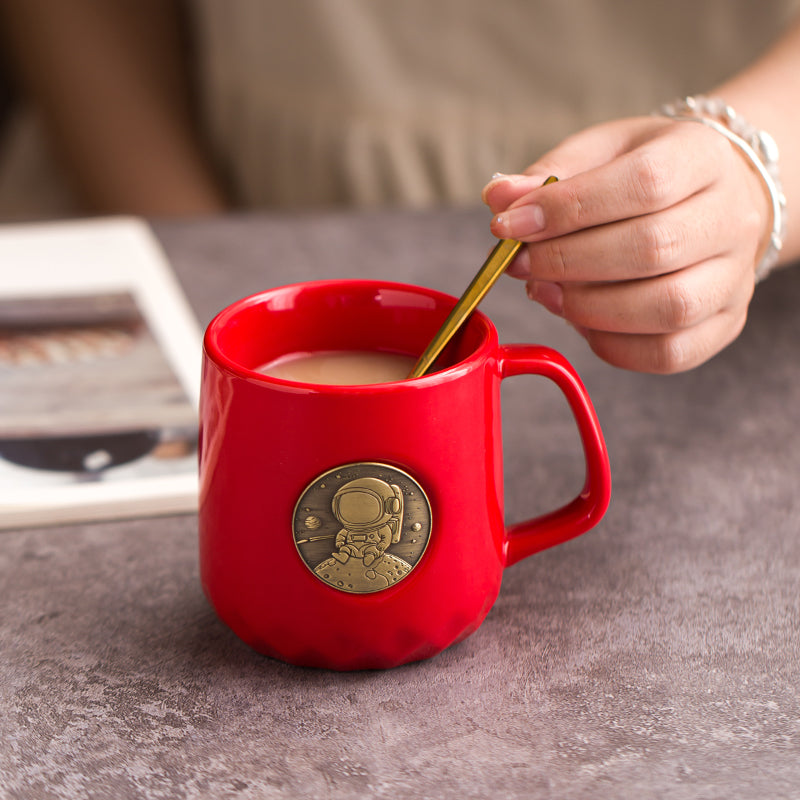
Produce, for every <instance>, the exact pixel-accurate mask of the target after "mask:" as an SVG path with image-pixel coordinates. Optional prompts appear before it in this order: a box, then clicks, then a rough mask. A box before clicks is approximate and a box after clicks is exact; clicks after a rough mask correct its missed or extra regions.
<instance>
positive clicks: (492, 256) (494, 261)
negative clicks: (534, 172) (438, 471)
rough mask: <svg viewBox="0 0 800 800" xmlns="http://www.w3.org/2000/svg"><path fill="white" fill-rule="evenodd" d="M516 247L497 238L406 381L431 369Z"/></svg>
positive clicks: (495, 279) (509, 240)
mask: <svg viewBox="0 0 800 800" xmlns="http://www.w3.org/2000/svg"><path fill="white" fill-rule="evenodd" d="M557 180H558V178H556V177H555V176H554V175H551V176H550V177H549V178H548V179H547V180H546V181H545V182H544V183H543V184H542V185H543V186H546V185H547V184H548V183H554V182H555V181H557ZM520 247H522V242H518V241H517V240H516V239H501V240H500V241H499V242H498V243H497V244H496V245H495V247H494V249H493V250H492V252H491V253H489V257H488V258H487V259H486V261H484V263H483V266H482V267H481V268H480V269H479V270H478V274H477V275H476V276H475V277H474V278H473V279H472V283H470V285H469V286H468V287H467V290H466V291H465V292H464V294H462V295H461V297H460V298H459V300H458V302H457V303H456V304H455V306H454V307H453V310H452V311H451V312H450V314H449V315H448V317H447V319H446V320H445V321H444V323H443V324H442V327H441V328H439V330H438V332H437V333H436V335H435V336H434V337H433V339H432V340H431V343H430V344H429V345H428V346H427V347H426V348H425V352H424V353H423V354H422V355H421V356H420V357H419V360H418V361H417V363H416V364H415V365H414V369H412V370H411V372H410V373H409V375H408V377H409V378H419V377H420V376H421V375H424V374H425V373H426V372H427V371H428V370H429V369H430V368H431V367H432V366H433V362H434V361H436V359H437V358H438V357H439V354H440V353H441V352H442V350H444V348H445V345H446V344H447V343H448V342H449V341H450V339H451V338H452V337H453V335H454V334H455V333H456V331H457V330H458V329H459V328H460V327H461V326H462V325H463V324H464V322H465V320H466V319H467V317H468V316H469V315H470V314H471V313H472V312H473V311H474V310H475V308H476V307H477V305H478V303H480V301H481V300H483V298H484V296H485V295H486V293H487V292H488V291H489V289H491V288H492V286H494V284H495V283H496V282H497V279H498V278H499V277H500V276H501V275H502V274H503V272H504V271H505V269H506V267H507V266H508V265H509V264H510V263H511V261H512V260H513V258H514V256H515V255H516V254H517V251H518V250H519V249H520Z"/></svg>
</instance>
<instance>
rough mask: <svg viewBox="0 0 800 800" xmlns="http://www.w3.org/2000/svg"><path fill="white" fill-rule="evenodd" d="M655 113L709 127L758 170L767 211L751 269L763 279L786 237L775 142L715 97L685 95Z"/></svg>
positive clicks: (775, 260)
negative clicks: (764, 233) (767, 218)
mask: <svg viewBox="0 0 800 800" xmlns="http://www.w3.org/2000/svg"><path fill="white" fill-rule="evenodd" d="M657 113H660V114H661V115H662V116H666V117H669V118H671V119H675V120H679V121H684V120H685V121H689V122H697V123H700V124H703V125H706V126H707V127H709V128H712V129H713V130H715V131H716V132H717V133H719V134H721V135H722V136H724V137H725V138H726V139H728V141H730V142H731V144H732V145H734V147H736V149H737V150H738V151H739V153H740V154H741V155H742V156H743V157H744V158H745V159H746V160H747V161H748V163H749V165H750V166H751V167H752V168H753V170H755V172H756V173H757V174H758V176H759V178H760V180H761V183H762V185H763V187H764V188H765V189H766V191H767V194H768V197H769V203H770V215H771V223H770V228H769V230H768V235H767V236H766V237H765V245H764V246H762V247H760V248H759V258H758V261H757V264H756V269H755V277H756V282H758V281H761V280H763V279H764V278H766V277H767V275H769V273H770V272H771V271H772V269H773V268H774V267H775V265H776V263H777V261H778V257H779V255H780V251H781V248H782V247H783V242H784V239H785V237H786V197H785V195H784V193H783V188H782V186H781V181H780V173H779V168H778V160H779V153H778V146H777V145H776V144H775V141H774V139H773V138H772V137H771V136H770V135H769V134H768V133H767V132H766V131H762V130H758V129H757V128H755V127H754V126H752V125H751V124H750V123H749V122H747V120H745V119H744V118H743V117H741V116H739V115H738V114H737V113H736V112H735V111H734V110H733V108H731V107H730V106H728V105H726V104H725V103H724V102H723V101H721V100H719V99H717V98H707V97H703V96H701V95H698V96H695V97H686V98H683V99H680V100H676V101H673V102H672V103H667V104H665V105H663V106H662V107H661V109H660V110H659V112H657Z"/></svg>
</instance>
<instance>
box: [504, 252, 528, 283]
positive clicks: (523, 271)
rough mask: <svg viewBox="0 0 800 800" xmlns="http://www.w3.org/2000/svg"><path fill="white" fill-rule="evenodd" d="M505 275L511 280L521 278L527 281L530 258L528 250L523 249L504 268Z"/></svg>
mask: <svg viewBox="0 0 800 800" xmlns="http://www.w3.org/2000/svg"><path fill="white" fill-rule="evenodd" d="M506 274H507V275H510V276H511V277H512V278H522V279H523V280H527V279H528V278H529V277H530V275H531V257H530V254H529V253H528V248H527V247H523V248H521V249H520V251H519V253H517V255H516V256H515V257H514V260H513V261H512V262H511V263H510V264H509V265H508V267H506Z"/></svg>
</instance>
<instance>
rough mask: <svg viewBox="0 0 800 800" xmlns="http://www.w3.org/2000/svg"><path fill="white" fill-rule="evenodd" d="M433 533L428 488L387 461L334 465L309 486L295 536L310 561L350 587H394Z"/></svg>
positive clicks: (323, 575)
mask: <svg viewBox="0 0 800 800" xmlns="http://www.w3.org/2000/svg"><path fill="white" fill-rule="evenodd" d="M430 533H431V510H430V504H429V502H428V498H427V497H426V495H425V492H424V491H423V489H422V487H421V486H420V485H419V484H418V483H417V482H416V481H415V480H414V479H413V478H412V477H411V476H410V475H408V474H407V473H405V472H403V471H402V470H399V469H396V468H394V467H391V466H389V465H386V464H378V463H370V462H365V463H358V464H348V465H345V466H342V467H338V468H336V469H333V470H329V471H328V472H326V473H325V474H324V475H321V476H320V477H319V478H317V479H316V480H315V481H314V482H313V483H311V484H310V485H309V486H308V488H307V489H306V490H305V491H304V492H303V494H302V495H301V497H300V499H299V500H298V502H297V506H296V507H295V513H294V540H295V545H296V547H297V550H298V553H299V554H300V557H301V558H302V559H303V561H304V562H305V564H306V566H307V567H308V568H309V569H310V570H311V571H312V572H313V573H314V575H316V577H317V578H319V579H320V580H321V581H323V582H324V583H327V584H328V585H329V586H332V587H333V588H335V589H339V590H340V591H343V592H351V593H355V594H367V593H371V592H378V591H381V590H383V589H388V588H389V587H390V586H393V585H394V584H396V583H398V582H399V581H402V580H403V579H404V578H405V577H407V576H408V575H409V574H410V573H411V571H412V570H413V569H414V568H415V567H416V565H417V564H418V562H419V561H420V559H421V558H422V555H423V554H424V552H425V548H426V547H427V545H428V540H429V537H430Z"/></svg>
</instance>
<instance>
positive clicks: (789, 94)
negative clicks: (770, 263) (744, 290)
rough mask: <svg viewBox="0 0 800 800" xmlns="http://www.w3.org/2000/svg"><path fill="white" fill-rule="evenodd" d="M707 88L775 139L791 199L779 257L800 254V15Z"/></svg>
mask: <svg viewBox="0 0 800 800" xmlns="http://www.w3.org/2000/svg"><path fill="white" fill-rule="evenodd" d="M709 94H713V95H717V96H719V97H721V98H722V99H723V100H725V102H726V103H728V104H729V105H730V106H732V107H733V108H734V109H735V110H736V112H737V113H740V114H742V116H744V117H745V118H746V119H747V120H748V121H749V122H751V123H752V124H753V125H756V126H757V127H758V128H761V129H763V130H765V131H768V132H769V134H770V135H771V136H772V137H773V138H774V139H775V141H776V143H777V144H778V148H779V150H780V176H781V181H782V183H783V190H784V194H785V195H786V199H787V208H786V213H787V234H786V240H785V242H784V246H783V250H782V251H781V263H786V262H789V261H795V260H797V259H798V258H800V21H799V22H797V23H796V24H794V25H793V27H792V28H791V29H790V30H789V31H787V33H786V34H785V35H784V36H783V37H782V38H781V39H779V41H778V42H777V43H776V44H775V45H774V46H773V47H772V48H771V49H770V50H769V51H768V52H767V53H765V55H764V56H763V57H762V58H760V59H759V60H758V61H756V62H755V63H754V64H752V65H751V66H750V67H748V68H747V69H745V70H744V71H743V72H741V73H739V74H738V75H736V76H734V77H733V78H731V79H730V80H728V81H726V82H725V83H724V84H723V85H722V86H720V87H718V88H717V89H714V90H713V91H712V92H709Z"/></svg>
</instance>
